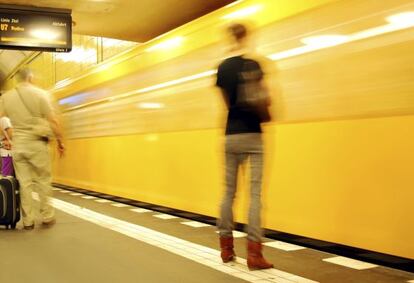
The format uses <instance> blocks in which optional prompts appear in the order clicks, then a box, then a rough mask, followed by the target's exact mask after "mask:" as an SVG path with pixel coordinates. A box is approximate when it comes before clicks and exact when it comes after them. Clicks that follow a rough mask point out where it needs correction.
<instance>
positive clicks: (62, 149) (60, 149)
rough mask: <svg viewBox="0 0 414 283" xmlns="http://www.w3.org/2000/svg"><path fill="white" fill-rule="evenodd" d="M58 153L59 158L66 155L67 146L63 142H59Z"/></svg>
mask: <svg viewBox="0 0 414 283" xmlns="http://www.w3.org/2000/svg"><path fill="white" fill-rule="evenodd" d="M57 151H58V153H59V157H61V158H62V157H63V156H64V155H65V145H64V144H63V142H62V141H61V140H57Z"/></svg>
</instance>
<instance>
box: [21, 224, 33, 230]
mask: <svg viewBox="0 0 414 283" xmlns="http://www.w3.org/2000/svg"><path fill="white" fill-rule="evenodd" d="M23 228H24V230H33V229H34V224H32V225H29V226H23Z"/></svg>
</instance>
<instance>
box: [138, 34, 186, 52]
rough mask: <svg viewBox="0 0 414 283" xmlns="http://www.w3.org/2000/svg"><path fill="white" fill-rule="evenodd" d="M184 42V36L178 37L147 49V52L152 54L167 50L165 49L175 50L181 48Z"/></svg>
mask: <svg viewBox="0 0 414 283" xmlns="http://www.w3.org/2000/svg"><path fill="white" fill-rule="evenodd" d="M183 40H184V38H183V37H182V36H177V37H174V38H171V39H167V40H165V41H162V42H160V43H158V44H155V45H153V46H151V47H149V48H147V49H146V50H145V51H147V52H152V51H157V50H165V49H171V48H175V47H178V46H180V45H181V43H182V42H183Z"/></svg>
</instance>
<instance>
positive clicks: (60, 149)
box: [47, 111, 65, 156]
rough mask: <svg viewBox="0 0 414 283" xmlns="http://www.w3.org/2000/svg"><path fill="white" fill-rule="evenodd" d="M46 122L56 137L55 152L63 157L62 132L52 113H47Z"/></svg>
mask: <svg viewBox="0 0 414 283" xmlns="http://www.w3.org/2000/svg"><path fill="white" fill-rule="evenodd" d="M47 120H48V121H49V124H50V128H51V129H52V131H53V134H54V135H55V137H56V143H57V150H58V152H59V155H60V156H63V154H64V152H65V145H64V144H63V131H62V127H61V125H60V123H59V120H58V119H57V117H56V115H55V113H54V112H53V111H50V112H49V115H47Z"/></svg>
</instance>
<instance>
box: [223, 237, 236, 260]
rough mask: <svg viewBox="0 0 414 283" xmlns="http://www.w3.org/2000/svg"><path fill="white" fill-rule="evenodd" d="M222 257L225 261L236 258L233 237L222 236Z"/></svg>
mask: <svg viewBox="0 0 414 283" xmlns="http://www.w3.org/2000/svg"><path fill="white" fill-rule="evenodd" d="M220 248H221V259H222V260H223V262H224V263H226V262H230V261H232V260H234V259H235V257H236V254H235V253H234V250H233V237H220Z"/></svg>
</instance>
